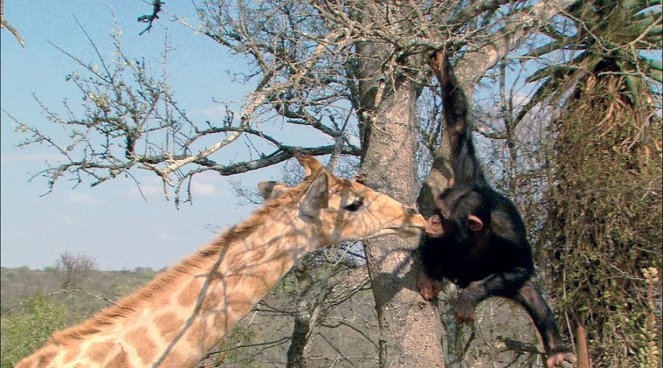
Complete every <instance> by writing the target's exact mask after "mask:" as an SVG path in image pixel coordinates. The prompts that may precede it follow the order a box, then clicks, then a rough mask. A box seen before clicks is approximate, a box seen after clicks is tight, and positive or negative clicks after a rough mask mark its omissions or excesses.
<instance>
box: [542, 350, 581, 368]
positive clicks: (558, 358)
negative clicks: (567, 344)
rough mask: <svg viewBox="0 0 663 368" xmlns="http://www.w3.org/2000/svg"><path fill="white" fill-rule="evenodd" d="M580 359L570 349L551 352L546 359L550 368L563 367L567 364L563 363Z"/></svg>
mask: <svg viewBox="0 0 663 368" xmlns="http://www.w3.org/2000/svg"><path fill="white" fill-rule="evenodd" d="M576 361H578V358H576V355H575V354H574V353H573V352H570V351H558V352H555V353H551V354H550V356H549V357H548V359H546V367H548V368H560V367H561V368H563V367H565V365H562V363H565V362H566V363H567V364H568V363H575V362H576Z"/></svg>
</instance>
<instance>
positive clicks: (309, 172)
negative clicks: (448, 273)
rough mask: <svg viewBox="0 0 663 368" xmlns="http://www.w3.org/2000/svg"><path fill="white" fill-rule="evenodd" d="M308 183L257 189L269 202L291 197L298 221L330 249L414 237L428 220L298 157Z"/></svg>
mask: <svg viewBox="0 0 663 368" xmlns="http://www.w3.org/2000/svg"><path fill="white" fill-rule="evenodd" d="M297 159H298V160H299V162H300V163H301V164H302V166H303V167H304V170H305V172H306V179H305V180H304V181H303V182H302V183H300V184H299V185H297V186H295V187H293V188H290V187H288V186H286V185H285V184H281V183H276V182H264V183H260V184H259V185H258V188H259V189H260V191H261V192H262V194H263V197H265V198H266V199H276V198H279V197H282V196H286V195H288V196H292V198H293V200H294V201H295V202H296V203H297V206H298V211H297V212H298V213H297V217H298V218H299V219H300V220H301V221H303V222H305V223H307V224H309V225H310V226H315V227H316V231H317V232H318V233H320V234H321V235H322V236H323V237H324V238H325V239H326V240H327V241H326V242H325V243H326V244H321V245H328V244H334V243H338V242H341V241H346V240H362V239H368V238H373V237H377V236H382V235H391V234H395V235H400V236H414V235H417V234H419V230H420V229H424V228H425V227H426V220H425V219H424V218H423V217H422V216H421V215H420V214H418V213H417V211H416V210H415V209H414V208H411V207H407V206H405V205H403V204H402V203H400V202H398V201H396V200H395V199H393V198H391V197H389V196H387V195H385V194H381V193H378V192H376V191H374V190H372V189H370V188H368V187H366V186H364V185H362V184H360V183H357V182H354V181H352V180H347V179H341V178H337V177H336V176H334V175H333V174H331V173H330V172H328V171H327V170H326V169H325V168H324V167H323V166H322V165H321V164H320V163H319V162H318V161H317V160H316V159H314V158H313V157H311V156H305V155H298V156H297Z"/></svg>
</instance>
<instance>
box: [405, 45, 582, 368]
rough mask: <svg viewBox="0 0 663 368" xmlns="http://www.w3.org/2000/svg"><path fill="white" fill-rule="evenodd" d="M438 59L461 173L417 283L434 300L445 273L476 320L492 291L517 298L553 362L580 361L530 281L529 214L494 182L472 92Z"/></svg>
mask: <svg viewBox="0 0 663 368" xmlns="http://www.w3.org/2000/svg"><path fill="white" fill-rule="evenodd" d="M431 66H432V67H433V70H434V71H435V74H436V76H437V78H438V79H439V81H440V84H441V86H442V90H443V96H442V97H443V104H444V114H445V123H446V127H445V131H446V132H447V134H448V135H449V140H450V144H451V154H452V167H453V170H454V177H453V181H452V182H453V184H452V185H451V187H450V188H448V189H446V190H445V191H444V192H442V194H441V195H440V196H439V198H438V199H437V211H436V213H435V214H434V215H433V216H432V217H431V218H430V219H429V229H427V234H426V235H424V236H423V237H422V241H421V243H420V246H419V254H420V258H421V261H422V264H423V270H422V273H423V274H420V276H419V278H418V281H417V287H418V289H419V291H420V292H421V294H422V296H424V298H426V299H431V298H434V297H435V296H436V295H437V293H438V292H439V291H440V289H441V282H440V281H441V280H443V279H445V278H446V279H449V280H451V281H452V282H453V283H455V284H457V285H458V286H460V287H461V288H463V290H462V292H461V293H460V294H459V297H458V299H457V301H456V303H455V305H454V313H455V314H456V317H457V318H458V319H459V320H460V321H465V320H472V319H474V309H475V307H476V305H477V304H478V303H479V302H481V301H482V300H485V299H486V298H488V297H490V296H501V297H506V298H509V299H512V300H514V301H516V302H518V303H520V304H521V305H523V306H524V307H525V309H526V310H527V312H528V313H529V315H530V316H531V317H532V319H533V320H534V324H535V325H536V327H537V329H538V331H539V333H540V334H541V337H542V339H543V342H544V346H545V349H546V352H547V353H548V354H550V355H551V358H549V359H548V363H547V364H548V365H549V366H551V367H552V366H556V365H557V364H558V363H557V362H558V361H562V360H567V361H571V362H573V361H575V355H574V354H573V353H571V352H570V350H569V349H568V348H567V347H566V345H565V344H564V343H563V341H562V339H561V336H560V334H559V330H558V328H557V325H556V323H555V320H554V317H553V315H552V312H551V311H550V308H549V307H548V305H547V303H546V302H545V300H544V299H543V297H542V296H541V294H540V293H539V292H538V290H537V289H536V287H535V286H534V284H533V283H532V282H531V281H529V280H530V278H531V277H532V274H533V273H534V264H533V261H532V250H531V247H530V244H529V242H528V241H527V236H526V231H525V225H524V223H523V221H522V218H521V217H520V214H519V213H518V210H517V209H516V207H515V206H514V204H513V203H512V202H511V201H510V200H509V199H508V198H506V197H505V196H503V195H501V194H499V193H497V192H496V191H495V190H493V189H492V188H491V187H490V185H489V184H488V182H487V180H486V178H485V176H484V173H483V171H482V169H481V165H480V163H479V160H478V159H477V156H476V153H475V149H474V144H473V141H472V124H471V119H470V117H469V111H468V104H467V98H466V96H465V95H464V93H463V91H462V89H461V88H460V87H459V84H458V82H457V81H456V77H455V75H454V74H453V70H452V69H451V65H450V63H449V61H448V59H447V58H446V56H444V55H443V54H436V55H435V56H433V58H432V60H431ZM472 217H473V219H472Z"/></svg>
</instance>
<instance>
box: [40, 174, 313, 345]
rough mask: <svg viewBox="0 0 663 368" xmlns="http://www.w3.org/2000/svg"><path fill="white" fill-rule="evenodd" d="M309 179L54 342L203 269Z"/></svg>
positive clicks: (119, 314) (75, 336) (105, 322)
mask: <svg viewBox="0 0 663 368" xmlns="http://www.w3.org/2000/svg"><path fill="white" fill-rule="evenodd" d="M310 181H311V180H310V179H309V178H307V180H305V181H303V182H302V183H300V184H299V185H297V186H296V187H294V188H291V190H289V191H287V192H286V193H284V194H283V195H282V196H280V197H278V198H276V199H270V200H268V201H266V202H265V204H264V205H263V206H262V207H260V208H259V209H257V210H256V211H255V212H253V214H251V215H250V216H249V218H247V219H246V220H244V221H242V222H241V223H239V224H237V225H234V226H232V227H231V228H229V229H228V230H226V231H224V232H223V233H221V234H220V235H219V236H218V238H216V240H214V241H212V242H211V243H210V244H208V245H206V246H204V247H202V248H200V249H198V250H197V251H196V252H195V253H194V254H193V255H191V256H189V257H187V258H185V259H183V260H181V261H180V262H179V263H178V264H176V265H175V266H172V267H169V268H168V269H167V270H165V271H163V272H161V273H160V274H159V275H157V276H156V277H155V278H154V279H153V280H152V281H150V282H149V283H148V284H147V285H146V286H144V287H142V288H141V289H139V290H138V291H136V292H134V293H133V294H131V295H129V296H127V297H125V298H123V299H122V300H120V301H119V302H117V303H116V304H114V305H112V306H109V307H107V308H104V309H102V310H101V311H99V312H97V314H95V315H94V316H92V317H91V318H89V319H88V320H86V321H84V322H82V323H80V324H78V325H75V326H72V327H69V328H67V329H64V330H62V331H59V332H55V333H54V334H53V335H52V337H51V340H50V341H51V342H56V343H60V344H64V343H67V342H71V341H76V340H81V339H83V338H85V337H86V336H88V335H92V334H95V333H98V332H100V331H103V330H104V328H105V327H108V326H112V325H113V324H115V323H116V322H117V320H120V319H122V318H124V317H126V316H128V315H131V313H133V312H134V311H135V310H136V309H138V308H139V307H141V306H142V305H144V303H145V302H146V301H150V300H153V299H154V295H157V294H160V293H163V292H167V291H169V290H170V289H171V288H172V287H174V286H176V285H177V282H176V280H178V279H179V278H180V277H181V276H182V275H186V274H191V273H192V272H198V271H200V270H201V269H202V267H203V265H206V264H209V259H210V258H211V257H218V256H219V252H220V251H221V250H222V249H223V248H224V247H226V246H232V245H233V244H235V243H237V242H238V241H242V240H243V239H245V238H246V237H247V236H248V235H250V234H251V233H253V232H254V230H255V229H256V228H257V227H258V226H260V225H263V224H265V223H267V222H268V221H269V219H270V218H272V214H273V213H274V212H275V211H280V210H281V209H282V208H284V207H287V206H289V205H292V204H293V203H297V199H298V198H299V197H301V195H302V193H303V192H304V190H305V189H306V188H307V187H308V184H310Z"/></svg>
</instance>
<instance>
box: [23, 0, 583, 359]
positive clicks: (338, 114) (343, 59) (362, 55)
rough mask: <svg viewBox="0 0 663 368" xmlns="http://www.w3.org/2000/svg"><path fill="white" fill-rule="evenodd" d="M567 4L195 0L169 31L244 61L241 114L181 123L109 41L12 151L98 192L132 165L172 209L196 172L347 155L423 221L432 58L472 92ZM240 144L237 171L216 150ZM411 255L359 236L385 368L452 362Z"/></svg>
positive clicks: (435, 174)
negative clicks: (423, 103) (71, 104)
mask: <svg viewBox="0 0 663 368" xmlns="http://www.w3.org/2000/svg"><path fill="white" fill-rule="evenodd" d="M571 3H572V1H571V0H541V1H534V2H532V1H507V0H492V1H491V0H486V1H480V2H473V3H471V4H469V5H468V4H467V3H466V2H462V1H456V0H447V1H417V0H413V1H397V0H394V1H384V2H377V1H360V0H357V1H326V0H319V1H313V2H302V1H295V0H283V1H260V2H249V3H247V2H244V1H221V0H217V1H204V2H203V3H201V4H200V5H196V7H197V10H198V14H199V17H200V19H198V20H189V21H187V20H183V19H179V21H180V22H181V23H182V24H184V25H186V26H188V27H191V28H192V29H193V30H195V31H197V32H201V33H203V34H205V35H206V36H208V37H209V38H210V39H212V40H214V41H216V42H217V43H218V44H219V45H220V46H222V47H224V48H227V49H229V50H230V51H232V52H233V53H235V54H238V55H241V56H242V57H245V58H246V60H248V68H247V70H246V72H245V73H243V74H240V75H236V79H237V80H238V81H239V82H245V83H248V84H250V85H251V86H252V88H253V89H252V92H251V93H250V94H249V95H248V96H247V99H246V103H245V104H244V105H243V106H242V108H241V111H239V112H236V111H232V110H230V109H228V110H227V111H226V114H225V116H224V117H223V119H222V121H221V122H210V121H196V120H193V119H191V118H190V117H189V116H188V114H187V113H186V109H184V108H183V107H181V106H179V104H178V103H177V102H176V99H175V97H174V96H173V94H172V93H171V91H170V89H169V87H168V84H167V83H166V80H167V74H166V72H165V70H164V71H163V73H162V75H160V76H157V77H155V76H153V75H152V74H151V72H150V69H149V68H148V67H147V65H146V63H145V62H144V61H143V60H136V59H132V58H130V57H129V56H127V55H125V54H124V52H122V47H121V43H120V36H119V33H118V34H116V35H115V36H114V40H115V46H116V51H117V52H116V59H115V60H111V61H107V60H104V59H103V58H102V57H101V55H100V53H99V52H98V50H96V49H94V50H95V53H96V56H97V58H98V60H96V63H98V64H99V66H96V65H95V64H94V63H90V62H86V61H84V60H83V59H81V58H80V57H77V56H74V55H70V57H71V58H72V60H74V61H75V62H76V63H77V64H78V65H79V66H80V67H81V68H82V70H83V72H84V73H85V75H81V74H78V73H72V74H71V75H69V77H68V78H69V80H70V81H71V82H73V83H75V84H76V85H77V86H78V87H79V89H80V90H81V93H82V94H83V96H84V97H85V102H84V107H85V112H84V114H83V116H75V115H74V114H73V113H71V110H68V111H69V113H68V114H66V116H62V115H60V114H56V113H54V112H51V111H50V110H49V109H48V108H47V107H45V106H44V109H45V111H47V113H48V118H49V120H51V121H52V122H53V123H55V124H58V125H61V126H63V127H65V128H66V133H67V134H66V136H64V137H54V136H51V135H48V134H46V133H44V132H42V131H41V130H39V129H38V128H37V127H36V126H35V125H30V124H18V127H19V129H21V130H23V131H25V132H26V134H27V139H26V141H25V142H24V144H26V145H29V144H34V143H44V144H47V145H50V146H51V147H53V148H54V149H56V150H57V151H58V152H59V153H60V154H61V156H62V158H63V161H62V162H59V163H54V164H53V165H52V166H50V167H48V168H47V169H46V170H45V171H44V172H42V173H41V174H42V175H44V176H45V177H46V178H47V179H48V181H49V187H50V188H52V187H53V185H54V184H55V183H56V182H57V181H58V180H59V179H61V178H63V177H68V178H72V179H73V180H74V182H75V183H76V184H78V183H82V182H88V181H89V182H90V183H91V184H92V185H96V184H99V183H102V182H105V181H107V180H110V179H112V178H115V177H117V176H120V175H129V176H131V177H135V175H136V172H137V170H136V169H142V170H145V171H147V172H151V173H154V174H156V175H157V176H158V177H159V178H161V180H162V181H163V183H164V191H165V192H166V193H169V192H170V188H174V192H175V193H174V195H175V198H176V202H177V203H180V199H181V198H182V199H183V200H184V201H187V200H190V198H191V197H190V190H189V188H190V184H191V180H192V178H193V177H194V176H195V175H197V174H200V173H202V172H206V171H212V172H216V173H218V174H220V175H235V174H239V173H243V172H247V171H250V170H256V169H259V168H263V167H267V166H270V165H274V164H277V163H280V162H283V161H285V160H288V159H289V158H291V157H292V155H293V154H294V153H295V152H297V151H299V152H304V153H308V154H313V155H332V157H338V155H352V156H357V157H359V158H360V161H361V167H360V173H362V174H364V175H365V176H366V183H367V184H368V185H369V186H372V187H374V188H377V189H379V190H381V191H383V192H385V193H387V194H389V195H391V196H393V197H395V198H397V199H399V200H401V201H403V202H406V203H411V204H413V203H415V201H417V202H418V204H419V206H420V208H421V210H422V212H423V213H424V214H427V213H430V211H431V204H432V203H433V200H432V198H433V196H434V195H435V193H436V192H439V191H440V190H442V189H444V188H445V186H446V178H448V172H449V170H448V166H447V165H446V157H448V155H447V151H446V149H447V148H446V145H445V144H444V141H442V143H443V144H442V145H441V148H440V149H439V150H438V151H436V152H435V153H434V154H433V159H432V162H433V163H432V171H431V172H430V174H429V175H428V176H427V178H426V180H425V183H424V186H423V188H422V190H421V192H420V191H419V184H418V179H419V178H420V177H421V176H423V173H419V172H417V163H416V161H415V154H416V152H417V150H418V148H419V145H418V144H417V140H416V138H417V137H419V138H422V140H423V141H425V142H427V146H428V147H429V149H432V148H435V144H434V142H437V141H438V140H437V138H436V137H437V134H438V133H439V130H438V129H437V128H436V127H435V125H434V124H433V125H428V126H427V127H426V128H425V129H420V127H421V125H419V116H418V114H417V109H416V106H417V101H418V99H419V97H420V96H421V95H422V94H423V91H424V90H425V89H426V88H429V87H430V82H429V79H430V75H429V71H428V68H427V59H428V57H429V55H430V53H431V52H432V51H434V50H438V49H440V48H442V47H446V48H448V49H449V50H452V51H453V53H454V59H455V60H454V61H455V63H456V70H457V74H458V76H459V80H460V82H461V85H462V86H463V88H464V89H465V92H466V95H468V96H471V95H472V91H473V89H474V87H475V86H476V85H477V83H478V81H479V80H480V79H481V78H482V76H483V75H484V74H485V73H486V71H488V70H489V69H491V68H493V67H494V66H495V65H497V63H498V62H499V60H501V59H502V58H504V57H505V56H506V55H507V54H508V53H509V52H510V51H512V50H514V49H515V48H517V47H518V46H519V45H521V44H522V42H523V41H524V40H525V39H526V38H527V37H529V36H531V35H532V34H534V33H535V32H537V31H539V30H540V29H542V27H545V25H546V24H547V23H548V22H549V21H550V19H551V17H553V16H555V15H556V14H557V13H558V12H560V11H562V10H563V9H564V8H565V7H567V6H568V5H570V4H571ZM166 5H167V4H166ZM161 11H162V14H164V13H165V14H167V9H164V8H162V9H161ZM88 38H89V37H88ZM163 58H164V61H166V59H167V52H165V53H164V55H163ZM164 64H165V63H164ZM283 131H285V132H286V134H287V135H290V136H292V135H295V134H304V132H308V133H310V132H314V133H315V135H316V136H318V137H320V139H316V140H315V141H311V143H307V144H292V143H288V142H289V140H288V138H287V136H283V135H282V134H281V133H279V132H283ZM240 143H244V146H243V147H244V148H243V151H242V156H241V159H240V160H239V161H237V160H231V159H230V158H229V157H228V156H227V155H224V152H225V150H226V149H227V148H230V147H234V148H237V147H238V146H241V144H240ZM135 179H136V181H137V182H139V181H140V179H139V178H138V177H135ZM417 197H418V199H417ZM415 246H416V244H415V242H414V241H409V242H406V241H403V240H401V239H397V238H386V239H380V240H375V241H370V242H366V247H365V252H366V259H367V265H368V273H369V275H370V278H371V284H372V288H373V292H374V296H375V300H376V308H377V312H378V313H377V314H378V321H379V325H380V328H381V331H380V336H379V339H378V345H379V347H380V349H379V351H380V354H379V357H380V365H381V366H383V367H391V366H397V365H398V366H400V365H406V366H429V367H435V366H437V367H441V366H444V365H445V363H444V361H443V358H442V357H443V356H447V357H448V358H449V357H451V358H449V359H448V361H452V362H453V361H454V359H455V358H453V356H454V354H456V356H457V355H458V354H457V353H454V352H452V351H451V350H449V349H447V351H444V352H443V351H442V347H441V346H440V344H439V341H440V339H441V338H440V335H439V334H440V333H441V331H442V327H441V325H440V323H439V320H438V318H437V316H436V310H434V309H433V308H432V307H431V305H429V304H427V303H423V302H422V301H421V299H420V298H419V296H418V295H417V294H416V292H414V291H413V290H412V285H414V281H413V277H414V275H415V274H416V267H418V265H417V263H413V261H412V257H411V254H412V250H413V249H414V248H415ZM445 325H446V324H445ZM449 325H450V326H451V325H453V324H449ZM456 360H457V359H456ZM449 365H450V366H453V365H454V364H449Z"/></svg>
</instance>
